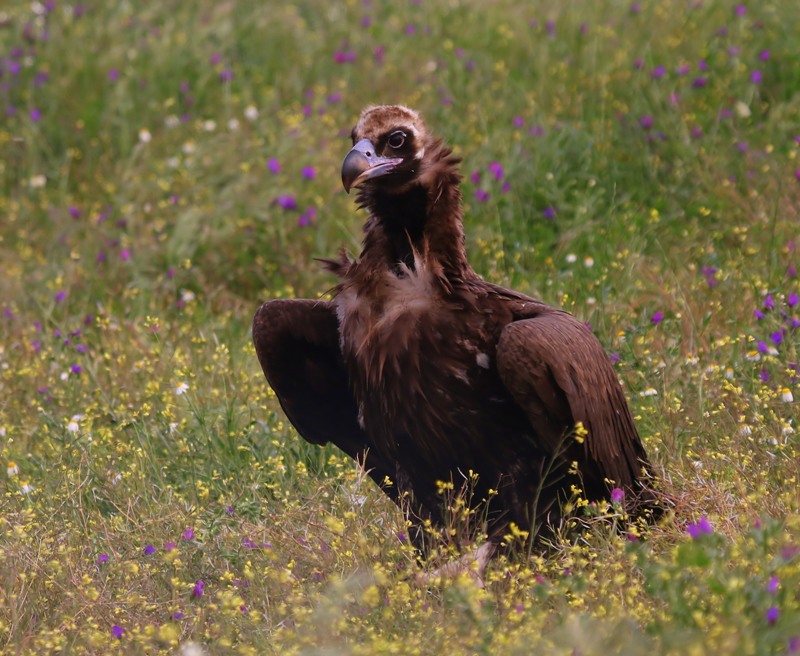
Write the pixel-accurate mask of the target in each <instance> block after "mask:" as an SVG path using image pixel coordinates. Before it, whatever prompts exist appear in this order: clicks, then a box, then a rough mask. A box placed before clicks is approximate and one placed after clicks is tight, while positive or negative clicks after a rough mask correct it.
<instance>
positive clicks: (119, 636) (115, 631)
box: [111, 624, 125, 640]
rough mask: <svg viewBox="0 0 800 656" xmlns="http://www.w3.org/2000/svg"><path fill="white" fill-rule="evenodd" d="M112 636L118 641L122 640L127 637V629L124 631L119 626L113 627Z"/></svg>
mask: <svg viewBox="0 0 800 656" xmlns="http://www.w3.org/2000/svg"><path fill="white" fill-rule="evenodd" d="M111 635H113V636H114V637H115V638H116V639H117V640H121V639H122V636H123V635H125V629H123V628H122V627H121V626H120V625H119V624H115V625H114V626H112V627H111Z"/></svg>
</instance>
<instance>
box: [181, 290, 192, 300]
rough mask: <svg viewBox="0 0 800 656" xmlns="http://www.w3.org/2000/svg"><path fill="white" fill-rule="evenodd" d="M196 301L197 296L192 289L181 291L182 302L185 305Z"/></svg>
mask: <svg viewBox="0 0 800 656" xmlns="http://www.w3.org/2000/svg"><path fill="white" fill-rule="evenodd" d="M194 299H195V295H194V292H193V291H192V290H191V289H181V300H182V301H183V302H184V303H191V302H192V301H193V300H194Z"/></svg>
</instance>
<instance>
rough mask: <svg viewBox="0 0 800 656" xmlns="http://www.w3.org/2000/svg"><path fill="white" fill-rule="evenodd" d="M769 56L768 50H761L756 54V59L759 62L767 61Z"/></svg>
mask: <svg viewBox="0 0 800 656" xmlns="http://www.w3.org/2000/svg"><path fill="white" fill-rule="evenodd" d="M769 56H770V52H769V50H762V51H761V52H760V53H758V58H759V59H760V60H761V61H769Z"/></svg>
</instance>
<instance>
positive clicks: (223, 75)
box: [219, 68, 233, 82]
mask: <svg viewBox="0 0 800 656" xmlns="http://www.w3.org/2000/svg"><path fill="white" fill-rule="evenodd" d="M219 79H220V82H230V81H231V80H232V79H233V71H232V70H231V69H230V68H223V69H222V70H221V71H220V72H219Z"/></svg>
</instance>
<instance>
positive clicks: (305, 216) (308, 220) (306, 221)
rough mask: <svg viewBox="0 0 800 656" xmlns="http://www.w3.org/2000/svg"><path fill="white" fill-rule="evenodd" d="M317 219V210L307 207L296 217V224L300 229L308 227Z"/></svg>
mask: <svg viewBox="0 0 800 656" xmlns="http://www.w3.org/2000/svg"><path fill="white" fill-rule="evenodd" d="M316 218H317V210H316V208H314V207H309V208H308V209H307V210H306V211H305V212H303V213H302V214H301V215H300V216H298V217H297V224H298V225H299V226H301V227H305V226H309V225H311V224H312V223H313V222H314V219H316Z"/></svg>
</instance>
